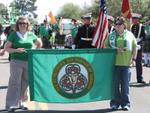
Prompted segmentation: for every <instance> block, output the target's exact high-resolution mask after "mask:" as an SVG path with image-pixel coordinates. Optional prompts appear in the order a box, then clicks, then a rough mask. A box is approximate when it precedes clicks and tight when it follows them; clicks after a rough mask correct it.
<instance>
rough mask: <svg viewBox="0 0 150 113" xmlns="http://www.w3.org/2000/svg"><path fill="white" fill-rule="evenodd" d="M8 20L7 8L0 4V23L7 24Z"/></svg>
mask: <svg viewBox="0 0 150 113" xmlns="http://www.w3.org/2000/svg"><path fill="white" fill-rule="evenodd" d="M7 20H8V10H7V7H6V6H5V5H4V4H2V3H0V23H1V24H7Z"/></svg>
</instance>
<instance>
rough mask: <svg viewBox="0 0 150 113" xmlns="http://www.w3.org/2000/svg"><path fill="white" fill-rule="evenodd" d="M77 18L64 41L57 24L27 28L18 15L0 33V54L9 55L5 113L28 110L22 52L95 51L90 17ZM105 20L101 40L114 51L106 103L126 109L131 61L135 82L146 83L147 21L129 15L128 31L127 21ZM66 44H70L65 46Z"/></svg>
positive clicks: (149, 31)
mask: <svg viewBox="0 0 150 113" xmlns="http://www.w3.org/2000/svg"><path fill="white" fill-rule="evenodd" d="M81 19H82V24H77V20H76V19H72V20H71V23H72V28H71V31H70V35H69V36H70V37H69V38H68V37H67V39H66V34H63V33H62V31H61V30H62V29H61V28H60V23H59V21H57V23H56V24H54V25H50V24H49V23H48V22H47V20H44V21H43V23H42V24H41V25H40V26H38V25H35V26H34V27H33V29H31V28H30V22H29V20H28V18H27V17H23V16H22V17H19V18H18V20H17V22H16V23H15V26H14V25H13V26H12V25H11V26H9V27H7V28H6V29H5V30H4V33H5V35H6V37H7V40H6V42H5V44H4V45H3V46H2V47H1V51H0V55H4V54H5V51H7V52H8V53H9V54H10V57H9V60H10V78H9V84H8V91H7V96H6V108H7V110H8V111H9V112H12V111H14V110H15V109H16V107H20V108H22V109H24V110H25V109H28V108H27V106H26V104H25V103H26V101H27V99H28V97H27V87H28V76H27V72H28V66H27V64H28V62H27V61H28V58H27V52H26V49H32V48H33V47H35V46H36V48H44V49H55V48H56V47H55V46H56V45H57V46H58V45H61V46H64V48H65V47H66V48H68V49H71V48H72V49H86V48H95V47H93V46H92V40H93V34H94V29H95V26H94V24H93V23H92V21H91V14H86V15H83V16H82V17H81ZM108 21H109V23H108V29H109V36H108V37H107V39H106V41H105V48H115V49H117V52H116V61H115V74H114V75H115V76H114V80H115V96H114V98H113V99H112V100H111V101H110V107H111V109H113V110H117V109H118V108H119V107H120V106H121V107H122V110H129V108H130V99H129V82H130V76H131V71H130V66H131V63H132V62H135V66H136V73H137V75H136V78H137V83H142V84H145V83H146V82H145V81H144V79H143V71H142V67H143V65H142V63H144V66H147V67H148V66H150V27H149V26H150V19H149V20H148V21H147V23H146V24H145V25H144V24H141V23H140V17H138V16H134V15H133V16H132V25H131V29H128V26H127V22H126V20H125V18H124V17H122V16H120V17H117V18H114V17H112V16H108ZM146 28H147V29H146ZM1 32H3V31H2V26H0V33H1ZM69 41H70V42H69ZM66 43H70V44H67V45H65V44H66ZM53 47H54V48H53ZM143 55H144V60H143V58H142V57H143ZM12 97H13V98H12Z"/></svg>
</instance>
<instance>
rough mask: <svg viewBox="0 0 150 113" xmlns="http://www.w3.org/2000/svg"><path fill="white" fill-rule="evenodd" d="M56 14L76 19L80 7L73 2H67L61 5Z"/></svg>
mask: <svg viewBox="0 0 150 113" xmlns="http://www.w3.org/2000/svg"><path fill="white" fill-rule="evenodd" d="M58 16H60V17H64V18H75V19H78V18H80V16H81V8H80V7H79V6H78V5H75V4H73V3H67V4H65V5H63V6H62V8H61V11H60V13H59V14H58Z"/></svg>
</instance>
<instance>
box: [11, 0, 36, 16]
mask: <svg viewBox="0 0 150 113" xmlns="http://www.w3.org/2000/svg"><path fill="white" fill-rule="evenodd" d="M35 2H36V0H14V1H13V2H12V3H11V5H10V7H12V8H13V13H15V14H16V15H18V16H19V15H29V16H33V17H34V18H35V17H37V14H36V13H35V12H34V11H36V9H37V6H35ZM14 10H15V11H14Z"/></svg>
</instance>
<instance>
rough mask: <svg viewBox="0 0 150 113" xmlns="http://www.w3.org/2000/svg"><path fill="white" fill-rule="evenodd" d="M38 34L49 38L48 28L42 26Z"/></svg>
mask: <svg viewBox="0 0 150 113" xmlns="http://www.w3.org/2000/svg"><path fill="white" fill-rule="evenodd" d="M39 34H40V35H41V36H46V37H47V36H49V28H48V26H44V25H42V26H40V31H39Z"/></svg>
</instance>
